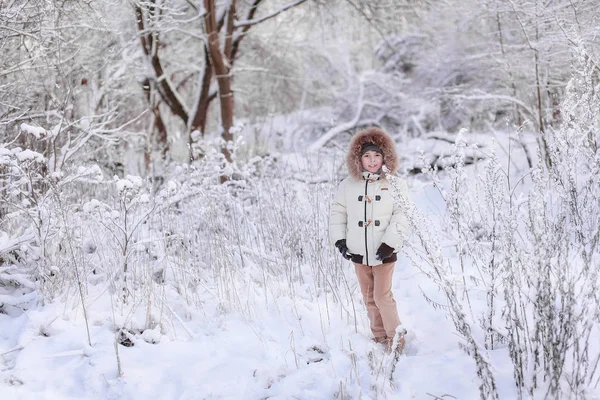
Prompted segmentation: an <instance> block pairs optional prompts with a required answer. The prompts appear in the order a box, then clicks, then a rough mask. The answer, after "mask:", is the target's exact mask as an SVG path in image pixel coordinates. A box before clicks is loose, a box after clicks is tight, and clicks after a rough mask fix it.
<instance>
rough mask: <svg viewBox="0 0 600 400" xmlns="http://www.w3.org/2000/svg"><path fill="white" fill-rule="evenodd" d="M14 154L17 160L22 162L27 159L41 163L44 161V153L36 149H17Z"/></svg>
mask: <svg viewBox="0 0 600 400" xmlns="http://www.w3.org/2000/svg"><path fill="white" fill-rule="evenodd" d="M19 150H20V149H19ZM14 155H15V157H17V160H19V161H21V162H22V161H26V160H32V161H37V162H39V163H42V162H44V156H43V155H42V154H40V153H38V152H36V151H32V150H29V149H25V150H20V151H16V152H15V153H14Z"/></svg>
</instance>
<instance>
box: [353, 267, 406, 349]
mask: <svg viewBox="0 0 600 400" xmlns="http://www.w3.org/2000/svg"><path fill="white" fill-rule="evenodd" d="M354 266H355V267H356V276H357V277H358V283H359V285H360V291H361V292H362V295H363V300H364V302H365V304H366V306H367V315H368V316H369V321H371V332H373V335H374V336H375V339H384V338H386V337H387V338H393V337H394V335H395V333H396V327H397V326H398V325H400V318H398V310H397V309H396V301H395V300H394V296H393V294H392V274H393V273H394V263H388V264H381V265H377V266H374V267H368V266H366V265H363V264H354Z"/></svg>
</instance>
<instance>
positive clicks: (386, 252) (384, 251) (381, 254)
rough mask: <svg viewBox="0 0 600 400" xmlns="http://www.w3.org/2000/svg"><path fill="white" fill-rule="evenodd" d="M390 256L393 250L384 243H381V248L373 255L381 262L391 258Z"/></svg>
mask: <svg viewBox="0 0 600 400" xmlns="http://www.w3.org/2000/svg"><path fill="white" fill-rule="evenodd" d="M392 254H394V249H393V248H392V247H390V246H388V245H387V244H385V243H381V246H379V248H378V249H377V253H375V259H376V260H379V261H383V260H385V259H386V258H389V257H391V256H392Z"/></svg>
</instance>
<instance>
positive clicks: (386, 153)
mask: <svg viewBox="0 0 600 400" xmlns="http://www.w3.org/2000/svg"><path fill="white" fill-rule="evenodd" d="M367 142H373V143H375V144H376V145H377V146H379V148H380V149H381V151H382V152H383V164H384V165H385V166H386V167H387V168H388V169H389V170H390V172H391V173H392V174H395V173H396V172H398V168H399V165H398V153H396V143H394V139H392V138H391V136H390V135H388V134H387V133H385V131H383V130H382V129H380V128H375V127H372V128H367V129H364V130H362V131H360V132H358V133H357V134H356V135H354V136H353V137H352V139H351V140H350V147H349V149H348V155H347V156H346V165H347V167H348V173H349V174H350V176H352V177H353V178H355V179H357V180H359V181H360V180H362V179H363V177H362V171H363V170H362V164H361V162H360V149H361V147H362V145H363V144H364V143H367Z"/></svg>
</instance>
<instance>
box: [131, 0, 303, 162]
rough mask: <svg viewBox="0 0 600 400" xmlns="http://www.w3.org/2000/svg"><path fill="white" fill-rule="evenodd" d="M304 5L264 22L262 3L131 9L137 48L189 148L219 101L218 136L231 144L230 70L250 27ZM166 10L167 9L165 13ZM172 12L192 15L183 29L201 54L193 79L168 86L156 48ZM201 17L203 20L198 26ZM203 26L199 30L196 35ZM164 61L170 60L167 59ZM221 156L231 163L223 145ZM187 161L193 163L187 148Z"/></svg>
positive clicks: (168, 76) (295, 3) (144, 4)
mask: <svg viewBox="0 0 600 400" xmlns="http://www.w3.org/2000/svg"><path fill="white" fill-rule="evenodd" d="M305 1H306V0H296V1H293V2H290V3H288V4H285V5H281V6H278V7H276V8H275V9H274V10H272V11H271V12H269V13H266V14H265V15H263V16H258V15H257V14H258V10H259V7H260V6H261V5H263V3H266V2H264V1H263V0H252V1H250V2H248V3H243V4H241V5H238V2H237V1H236V0H232V1H229V2H225V3H224V4H218V2H215V1H214V0H204V1H203V4H202V6H200V5H198V4H196V3H194V2H187V3H186V5H185V6H182V5H180V8H177V7H178V6H177V4H168V5H167V4H162V3H161V4H160V5H159V4H157V2H156V1H155V0H153V1H151V2H149V3H148V2H137V3H135V15H136V18H137V27H138V33H139V37H140V43H141V45H142V49H143V51H144V54H145V56H146V57H147V59H148V62H149V64H150V65H151V68H152V71H153V76H152V79H151V80H152V83H153V85H154V87H155V88H156V90H157V92H158V93H159V95H160V98H161V100H162V102H163V103H164V104H165V105H167V107H168V109H169V111H170V112H171V113H172V114H173V115H175V116H177V117H178V118H179V119H180V120H181V121H182V122H183V123H184V125H185V126H186V127H187V129H188V142H189V144H190V145H191V143H192V140H193V139H192V132H194V131H200V132H201V134H202V135H204V133H205V130H206V124H207V120H208V111H209V106H210V103H211V102H212V101H213V100H214V99H216V98H217V96H218V97H219V105H220V112H221V113H220V121H221V124H220V125H221V129H222V133H221V135H222V137H223V139H224V140H225V142H228V141H231V140H232V139H233V134H232V133H231V127H232V126H233V116H234V91H233V89H232V80H233V74H232V66H233V64H234V63H235V61H236V59H237V58H238V55H239V51H240V45H241V43H242V41H243V39H244V38H245V37H246V35H247V33H248V31H249V30H250V28H251V27H252V26H254V25H257V24H260V23H263V22H265V21H267V20H269V19H271V18H274V17H276V16H277V15H279V14H281V13H282V12H284V11H286V10H289V9H291V8H294V7H296V6H299V5H300V4H302V3H304V2H305ZM167 6H168V7H171V8H167ZM175 9H177V10H179V12H181V13H184V12H187V13H188V14H189V15H190V18H189V19H187V20H185V23H186V24H188V23H190V22H193V23H192V24H191V25H192V27H191V28H186V29H188V30H187V34H188V35H191V36H194V37H195V38H196V39H199V40H200V41H201V45H200V46H199V47H200V48H201V49H202V51H200V52H197V54H196V55H195V57H194V59H193V62H195V63H196V65H202V68H201V69H200V70H199V71H198V72H197V73H193V74H191V75H193V76H189V75H187V74H186V75H184V76H183V78H182V79H181V81H180V82H178V83H175V82H173V81H172V74H173V72H171V71H167V70H166V68H165V66H164V64H165V62H164V61H163V56H162V54H159V49H160V48H161V43H162V42H160V40H161V35H164V33H163V32H161V20H162V22H165V23H170V22H171V21H172V18H173V16H172V15H171V16H169V18H167V16H166V13H167V12H171V13H173V10H175ZM199 17H202V20H200V18H199ZM202 22H203V30H199V29H197V28H198V26H199V25H201V23H202ZM178 29H180V30H181V29H182V28H178ZM166 57H167V58H168V56H166ZM194 78H195V79H196V80H197V82H198V84H197V85H196V86H195V87H193V88H192V89H189V88H188V87H187V85H186V83H187V81H190V80H193V79H194ZM213 80H216V82H217V88H214V89H211V82H213ZM186 97H187V98H191V99H192V101H191V106H190V105H189V104H188V102H187V101H186V100H185V98H186ZM153 107H154V106H153ZM155 110H156V111H155V114H160V111H159V110H158V109H157V108H155ZM161 140H166V137H165V136H162V135H161ZM222 152H223V155H224V156H225V159H226V160H227V161H229V162H231V154H230V152H229V150H228V148H227V145H223V147H222ZM190 157H193V156H192V154H191V146H190Z"/></svg>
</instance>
